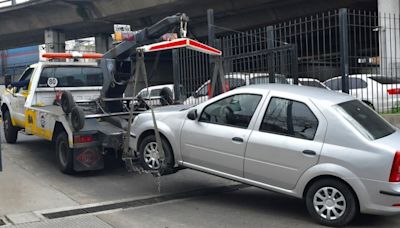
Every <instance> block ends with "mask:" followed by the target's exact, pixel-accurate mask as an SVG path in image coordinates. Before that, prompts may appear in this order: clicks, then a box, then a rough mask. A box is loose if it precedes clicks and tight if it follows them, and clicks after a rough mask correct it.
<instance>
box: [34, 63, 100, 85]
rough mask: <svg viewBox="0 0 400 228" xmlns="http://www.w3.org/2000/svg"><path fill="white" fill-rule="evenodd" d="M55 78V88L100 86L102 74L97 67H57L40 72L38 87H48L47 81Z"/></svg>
mask: <svg viewBox="0 0 400 228" xmlns="http://www.w3.org/2000/svg"><path fill="white" fill-rule="evenodd" d="M49 78H57V80H58V84H57V87H84V86H102V85H103V72H102V70H101V69H100V68H98V67H89V66H88V67H85V66H84V67H76V66H62V67H61V66H58V67H46V68H44V69H43V70H42V73H41V75H40V80H39V87H42V88H43V87H48V85H47V80H48V79H49Z"/></svg>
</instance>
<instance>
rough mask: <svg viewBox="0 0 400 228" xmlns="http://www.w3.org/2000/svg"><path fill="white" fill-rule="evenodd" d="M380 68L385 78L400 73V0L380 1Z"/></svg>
mask: <svg viewBox="0 0 400 228" xmlns="http://www.w3.org/2000/svg"><path fill="white" fill-rule="evenodd" d="M378 12H379V26H380V29H379V33H380V34H379V40H380V50H379V55H380V61H381V63H380V67H381V74H382V75H383V76H388V77H392V76H395V75H396V72H400V71H399V70H400V21H399V18H400V0H378Z"/></svg>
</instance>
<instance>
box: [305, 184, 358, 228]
mask: <svg viewBox="0 0 400 228" xmlns="http://www.w3.org/2000/svg"><path fill="white" fill-rule="evenodd" d="M305 200H306V205H307V210H308V212H309V213H310V215H311V217H313V218H314V219H315V220H316V221H317V222H318V223H320V224H322V225H325V226H333V227H337V226H345V225H347V224H348V223H350V222H351V221H352V220H353V219H354V218H355V217H356V215H357V214H358V213H359V209H358V202H357V199H356V196H355V194H354V193H353V191H352V190H351V189H350V187H349V186H348V185H346V184H345V183H343V182H341V181H338V180H336V179H322V180H319V181H317V182H315V183H313V184H312V185H311V186H310V188H309V189H308V191H307V193H306V198H305Z"/></svg>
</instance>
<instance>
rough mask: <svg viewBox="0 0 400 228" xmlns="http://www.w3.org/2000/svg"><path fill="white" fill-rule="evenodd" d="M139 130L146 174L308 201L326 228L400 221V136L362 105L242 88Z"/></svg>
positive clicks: (314, 93)
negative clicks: (197, 176) (361, 216)
mask: <svg viewBox="0 0 400 228" xmlns="http://www.w3.org/2000/svg"><path fill="white" fill-rule="evenodd" d="M156 119H157V123H158V128H159V130H160V133H161V134H162V145H163V149H164V153H165V160H164V161H163V162H162V163H161V162H160V160H159V157H160V156H159V152H158V146H157V143H156V140H155V136H154V127H153V122H152V117H151V114H150V113H143V114H141V115H139V116H138V117H137V118H136V119H135V121H134V123H133V126H132V140H131V145H130V146H131V148H132V149H133V150H134V151H136V152H137V154H138V156H139V160H140V161H141V164H142V166H143V167H144V168H145V169H153V170H159V171H160V172H162V173H164V174H167V173H172V172H173V171H174V170H175V169H176V168H180V167H186V168H191V169H195V170H199V171H202V172H207V173H210V174H213V175H217V176H220V177H224V178H228V179H232V180H236V181H238V182H242V183H246V184H249V185H253V186H256V187H260V188H264V189H268V190H272V191H276V192H280V193H283V194H286V195H289V196H294V197H298V198H304V199H305V202H306V207H307V209H308V211H309V213H310V215H311V216H312V217H313V218H314V219H315V220H316V221H318V222H319V223H321V224H323V225H328V226H342V225H346V224H348V223H349V222H350V221H352V220H353V218H354V217H355V216H356V215H357V214H358V213H359V212H361V213H370V214H379V215H393V214H400V152H397V151H398V150H400V131H399V130H397V129H396V128H394V127H392V126H391V125H390V124H389V123H388V122H386V121H385V120H384V119H382V118H381V117H380V116H379V115H378V114H376V113H375V112H374V111H373V110H372V109H371V108H369V107H368V106H366V105H365V104H363V103H362V102H360V101H358V100H356V99H355V98H353V97H351V96H348V95H344V94H339V93H336V92H332V91H327V90H324V89H318V88H310V87H299V86H290V85H257V86H248V87H241V88H238V89H235V90H232V91H230V92H227V93H225V94H222V95H219V96H217V97H215V98H213V99H211V100H209V101H207V102H205V103H202V104H200V105H198V106H195V107H186V106H170V107H165V108H160V109H158V110H157V111H156Z"/></svg>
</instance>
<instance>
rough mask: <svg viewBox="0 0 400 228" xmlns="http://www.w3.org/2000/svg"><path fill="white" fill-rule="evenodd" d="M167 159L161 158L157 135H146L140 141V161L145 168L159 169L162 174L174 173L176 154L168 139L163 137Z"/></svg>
mask: <svg viewBox="0 0 400 228" xmlns="http://www.w3.org/2000/svg"><path fill="white" fill-rule="evenodd" d="M161 141H162V145H163V149H164V154H165V159H164V161H163V162H161V160H160V153H159V149H158V144H157V141H156V136H155V135H149V136H146V137H145V138H144V139H143V140H142V142H141V143H140V147H139V152H140V163H141V166H142V167H143V169H145V170H150V171H158V172H159V173H160V174H161V175H167V174H171V173H174V155H173V152H172V149H171V146H170V145H169V144H168V142H167V140H166V139H165V138H163V137H161Z"/></svg>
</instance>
